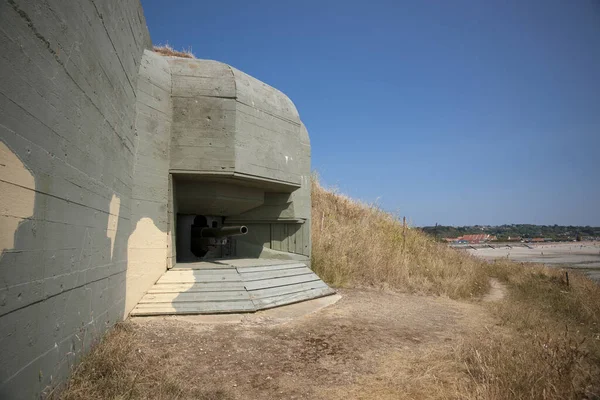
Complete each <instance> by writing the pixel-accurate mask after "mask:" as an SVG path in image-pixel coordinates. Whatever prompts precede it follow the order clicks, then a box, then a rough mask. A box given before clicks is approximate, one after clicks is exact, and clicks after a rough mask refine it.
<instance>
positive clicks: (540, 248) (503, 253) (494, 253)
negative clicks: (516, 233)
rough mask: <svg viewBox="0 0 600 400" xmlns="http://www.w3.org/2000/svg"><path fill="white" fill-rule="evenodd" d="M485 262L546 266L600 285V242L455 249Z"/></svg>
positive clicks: (510, 243) (485, 245) (505, 245)
mask: <svg viewBox="0 0 600 400" xmlns="http://www.w3.org/2000/svg"><path fill="white" fill-rule="evenodd" d="M452 247H454V248H462V249H465V250H466V251H468V252H469V253H470V254H472V255H474V256H476V257H479V258H482V259H484V260H496V259H503V258H504V259H509V260H512V261H517V262H532V263H542V264H545V265H547V266H550V267H557V268H567V269H571V270H576V271H578V272H582V273H584V274H586V275H587V276H588V277H590V278H591V279H593V280H595V281H597V282H599V283H600V241H586V242H584V241H581V242H549V243H520V242H517V243H512V242H509V243H493V242H492V243H480V244H472V245H468V244H465V245H454V246H452Z"/></svg>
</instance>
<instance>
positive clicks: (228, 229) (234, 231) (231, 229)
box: [197, 225, 248, 238]
mask: <svg viewBox="0 0 600 400" xmlns="http://www.w3.org/2000/svg"><path fill="white" fill-rule="evenodd" d="M197 229H198V231H199V232H198V233H199V235H198V236H199V237H204V238H221V237H225V236H236V235H245V234H246V233H248V227H246V226H245V225H240V226H224V227H222V228H197Z"/></svg>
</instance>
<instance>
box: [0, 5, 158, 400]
mask: <svg viewBox="0 0 600 400" xmlns="http://www.w3.org/2000/svg"><path fill="white" fill-rule="evenodd" d="M150 46H151V42H150V37H149V34H148V31H147V28H146V25H145V21H144V16H143V12H142V10H141V6H140V3H139V0H109V1H97V0H80V1H62V0H47V1H44V2H33V1H28V0H0V48H1V51H0V138H1V143H0V156H1V157H2V161H1V162H0V191H1V192H2V196H1V198H2V200H1V201H0V207H1V212H0V244H1V246H2V249H1V250H2V254H1V256H0V257H1V258H0V355H1V356H0V398H28V399H29V398H33V397H36V396H37V395H38V394H39V393H40V392H42V391H43V390H44V388H46V387H47V385H51V384H53V383H55V382H56V381H60V380H62V379H63V378H64V377H65V376H66V375H67V374H68V372H69V369H70V367H71V366H72V365H73V364H74V363H75V362H76V360H77V359H78V358H79V356H80V355H81V354H82V350H85V349H87V348H88V347H89V345H90V344H91V343H92V341H93V340H95V339H97V338H98V337H99V335H100V334H101V333H103V332H104V331H105V330H106V329H107V328H108V327H110V326H112V325H113V324H114V323H115V322H116V321H117V320H119V319H121V318H122V317H123V315H124V311H125V310H126V306H125V301H126V284H127V282H126V277H127V274H126V270H127V263H128V257H130V256H131V257H135V254H136V252H137V251H138V250H139V249H141V248H143V247H144V245H145V240H146V239H145V238H144V239H143V240H141V241H137V240H133V239H130V234H131V232H132V230H133V231H134V232H136V231H137V229H139V227H140V223H139V221H145V218H146V217H147V218H148V219H150V220H151V221H152V222H151V224H150V223H148V225H149V226H150V225H154V226H155V227H156V229H157V230H158V231H160V232H162V231H163V229H165V231H166V228H165V221H164V220H162V219H160V218H159V217H158V215H159V214H161V213H162V210H161V209H160V207H161V206H158V205H157V206H155V208H152V207H153V206H151V205H149V204H146V203H145V202H142V201H141V198H142V197H144V193H143V190H142V189H141V184H140V185H133V180H134V176H137V175H138V173H139V170H140V166H141V165H143V163H144V161H143V157H140V158H139V159H138V163H137V164H136V152H137V151H138V147H137V146H138V142H139V143H142V142H143V140H142V137H140V138H139V139H138V138H137V137H136V129H135V127H136V125H141V124H142V123H143V121H142V120H141V119H138V120H137V121H136V108H138V109H141V108H143V107H144V106H143V105H141V104H138V102H137V101H136V99H137V98H138V96H139V94H140V91H141V90H143V89H140V88H138V84H137V76H138V71H139V70H140V61H141V59H142V53H143V51H144V49H145V48H149V47H150ZM152 90H154V89H152ZM156 90H157V92H159V91H160V90H159V89H156ZM149 103H150V101H148V102H147V103H146V105H149ZM148 112H150V111H148ZM152 112H153V111H152ZM150 113H151V112H150ZM164 119H166V117H165V118H163V117H162V116H161V117H160V118H157V119H156V120H157V121H159V120H161V121H162V120H164ZM165 129H166V128H165ZM148 131H152V129H150V128H148ZM144 140H146V141H151V140H153V139H151V138H149V137H146V138H145V139H144ZM163 144H164V143H163V142H160V143H158V144H157V147H161V148H162V147H164V146H163ZM139 149H140V150H139V152H140V153H139V154H143V153H144V152H145V151H147V150H148V149H147V148H144V147H143V146H139ZM149 170H150V169H149ZM140 177H141V178H142V179H143V180H145V181H146V182H147V180H148V179H150V177H148V176H144V177H142V176H141V175H140ZM165 178H166V177H165ZM161 183H162V181H161ZM165 187H167V186H166V185H165ZM157 190H158V191H159V192H160V193H157V195H160V196H162V191H161V190H162V189H160V190H159V189H157ZM138 201H139V204H138V203H137V202H138ZM134 208H135V212H133V211H132V210H133V209H134ZM157 208H158V210H157ZM166 212H167V211H166V208H165V214H166ZM143 224H146V222H144V223H143ZM157 236H160V235H157ZM133 237H134V238H135V239H137V237H136V236H135V235H134V236H133ZM128 239H129V240H128ZM157 240H158V239H157ZM160 240H162V239H160ZM152 241H154V238H153V239H152V240H149V241H148V242H152ZM128 242H129V243H128ZM128 244H129V248H128ZM150 246H151V244H150Z"/></svg>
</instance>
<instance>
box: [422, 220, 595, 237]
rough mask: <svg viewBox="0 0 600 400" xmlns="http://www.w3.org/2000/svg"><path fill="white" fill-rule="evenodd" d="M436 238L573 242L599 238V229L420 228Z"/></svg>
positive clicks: (536, 227)
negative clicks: (479, 236)
mask: <svg viewBox="0 0 600 400" xmlns="http://www.w3.org/2000/svg"><path fill="white" fill-rule="evenodd" d="M421 229H422V230H423V232H426V233H428V234H430V235H432V236H434V237H436V238H455V237H459V236H463V235H474V234H479V233H487V234H489V235H493V236H496V237H497V238H498V240H506V239H508V238H509V237H511V238H515V237H522V238H536V237H541V238H549V239H552V240H556V241H560V240H575V239H578V238H585V237H600V227H597V226H596V227H594V226H572V225H568V226H561V225H531V224H513V225H499V226H487V225H486V226H483V225H473V226H443V225H438V226H425V227H423V228H421Z"/></svg>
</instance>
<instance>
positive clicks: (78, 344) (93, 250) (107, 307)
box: [0, 135, 130, 398]
mask: <svg viewBox="0 0 600 400" xmlns="http://www.w3.org/2000/svg"><path fill="white" fill-rule="evenodd" d="M15 137H16V135H15ZM30 145H31V146H32V147H33V146H34V145H33V144H30ZM0 148H1V151H2V155H3V157H2V160H3V162H2V163H1V164H2V165H0V168H1V171H2V173H1V176H2V186H3V196H2V197H3V200H2V215H3V217H2V219H3V224H2V226H1V238H2V255H1V256H0V277H1V279H2V287H1V288H0V293H1V294H0V326H1V328H0V332H1V333H0V354H2V357H1V359H2V361H0V363H1V364H0V366H1V368H0V370H1V373H0V397H2V398H19V397H25V398H31V397H33V396H36V395H37V394H38V393H40V392H42V391H43V389H44V388H45V387H46V386H48V385H51V384H53V383H55V382H56V381H57V380H58V381H59V382H60V380H62V379H64V378H65V377H66V376H67V375H68V373H69V371H70V368H71V367H72V366H73V365H74V364H75V363H76V361H77V359H78V358H79V357H80V356H81V354H82V350H84V351H85V350H87V349H88V348H89V346H90V345H91V344H92V342H93V341H94V340H95V339H97V338H98V337H99V335H100V334H102V333H103V332H104V331H105V330H106V329H107V328H108V327H110V326H112V325H113V324H114V323H115V322H116V321H118V320H119V319H121V318H122V316H123V309H124V302H125V297H126V293H125V290H126V286H125V272H126V268H127V249H126V246H125V245H126V243H127V238H128V237H129V232H130V220H129V213H130V210H129V208H128V207H127V203H128V202H127V201H123V200H122V198H121V197H120V196H119V195H118V194H113V195H112V197H111V198H106V199H105V202H104V204H99V203H98V202H95V203H94V206H93V207H92V206H89V205H85V204H83V203H79V202H78V201H77V200H78V199H69V198H68V195H67V197H66V198H60V197H58V196H56V195H53V194H50V193H48V192H47V190H48V188H47V187H48V186H49V185H51V184H52V183H53V182H52V181H53V180H61V179H66V177H58V176H51V175H47V174H45V173H43V172H42V173H41V174H40V173H36V172H34V170H33V169H32V168H28V167H27V166H26V163H24V162H23V161H22V160H24V159H25V158H26V157H28V156H30V155H31V151H30V150H29V149H26V148H20V149H19V150H21V151H20V152H21V153H22V154H23V153H24V155H21V156H20V155H19V154H18V152H17V151H12V150H10V148H9V146H8V145H7V144H6V143H4V141H3V142H2V144H0ZM46 156H47V155H46ZM38 162H39V160H38ZM37 172H40V171H37ZM54 183H55V182H54ZM82 191H83V189H82ZM82 196H83V194H82ZM97 198H98V197H96V199H97ZM5 222H6V223H5Z"/></svg>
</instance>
